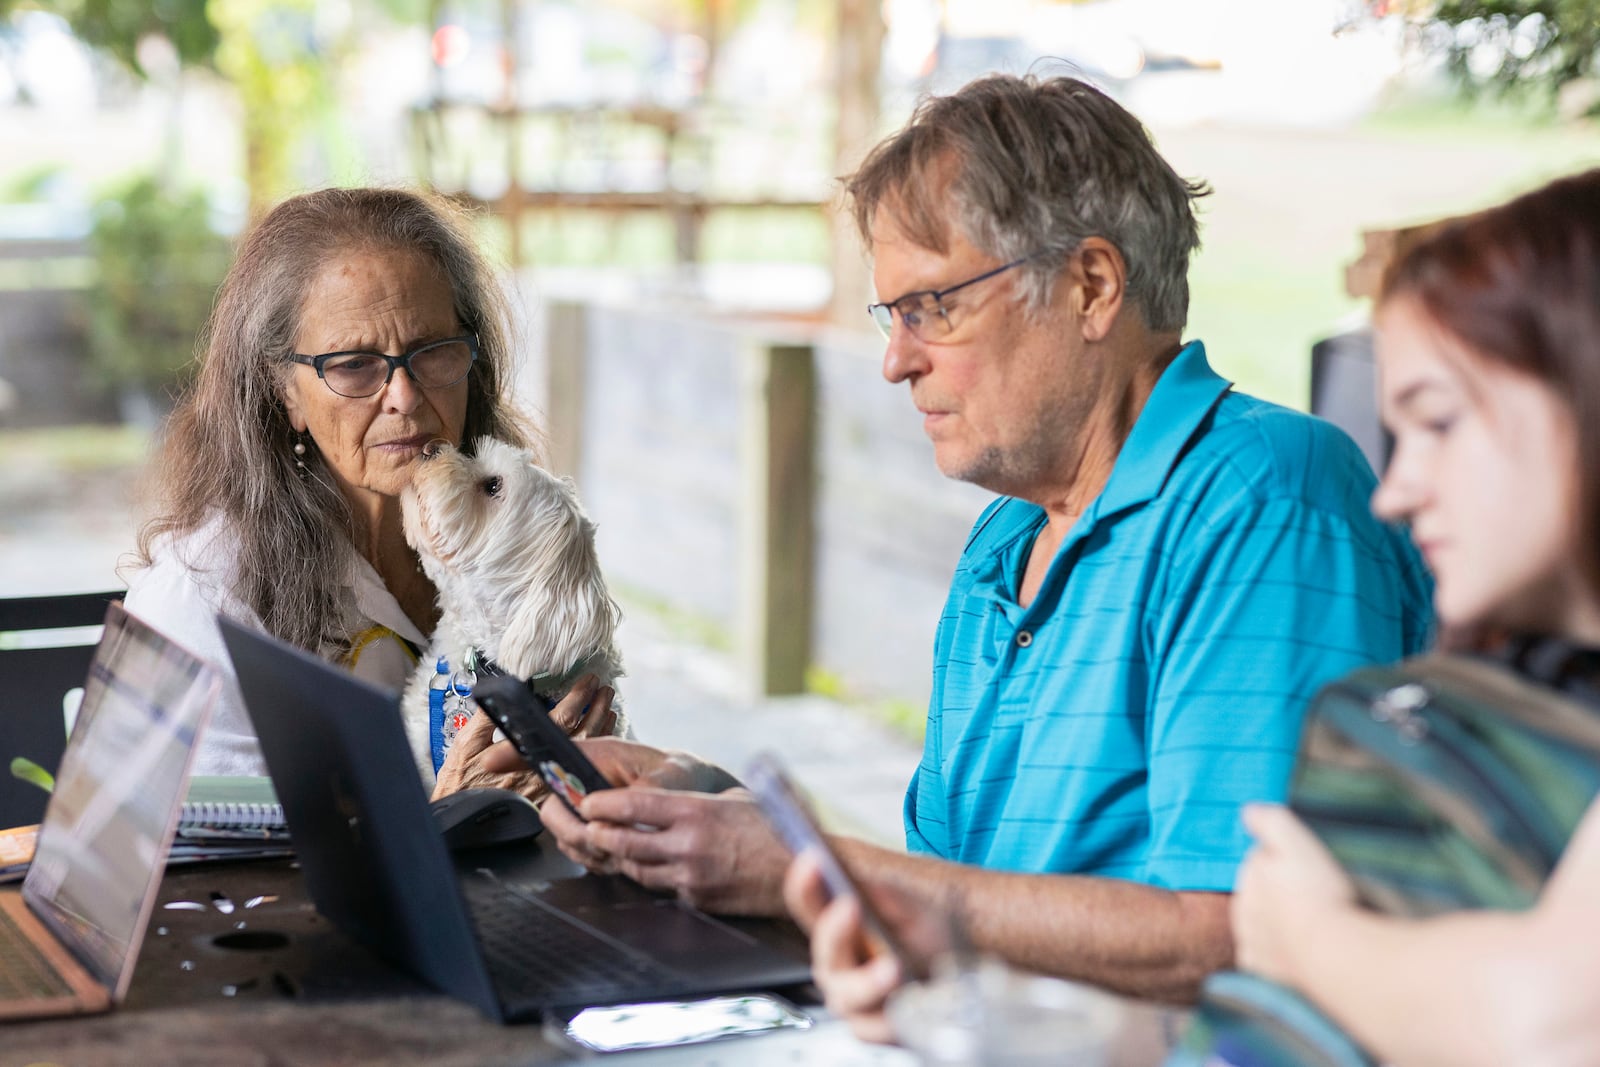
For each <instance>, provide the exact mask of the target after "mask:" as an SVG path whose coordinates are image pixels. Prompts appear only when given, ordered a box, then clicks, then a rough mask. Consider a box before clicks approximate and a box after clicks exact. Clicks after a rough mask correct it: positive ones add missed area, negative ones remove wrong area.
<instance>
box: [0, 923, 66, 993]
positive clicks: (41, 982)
mask: <svg viewBox="0 0 1600 1067" xmlns="http://www.w3.org/2000/svg"><path fill="white" fill-rule="evenodd" d="M71 995H72V987H71V986H70V985H68V984H67V982H66V979H64V978H62V977H61V975H60V974H59V973H57V971H56V969H55V968H54V967H52V966H50V961H49V960H47V959H45V958H44V953H42V952H40V951H39V949H38V948H37V947H36V946H35V945H34V943H33V942H31V941H29V940H28V939H27V938H26V937H24V936H23V934H22V930H21V929H20V928H19V927H18V926H17V924H16V923H15V922H13V921H12V919H11V916H9V915H7V914H6V913H5V912H4V911H0V1000H43V999H45V998H47V997H66V996H71Z"/></svg>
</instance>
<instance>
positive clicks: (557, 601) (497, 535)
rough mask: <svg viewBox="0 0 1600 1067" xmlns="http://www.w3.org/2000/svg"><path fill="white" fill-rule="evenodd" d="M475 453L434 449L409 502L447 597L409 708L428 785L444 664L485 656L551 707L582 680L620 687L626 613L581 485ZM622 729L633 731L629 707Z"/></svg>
mask: <svg viewBox="0 0 1600 1067" xmlns="http://www.w3.org/2000/svg"><path fill="white" fill-rule="evenodd" d="M475 452H476V454H475V455H471V456H469V455H467V454H465V453H464V452H461V451H459V450H458V449H455V448H451V447H449V446H447V445H443V446H434V447H433V448H432V449H430V454H428V455H425V456H424V457H422V458H421V459H419V460H418V461H417V464H416V473H415V475H414V476H413V477H412V479H411V484H410V485H409V486H408V487H407V488H406V489H405V491H404V492H402V493H401V496H400V502H401V506H402V509H403V511H404V515H405V532H406V540H407V541H408V542H410V544H411V547H412V548H414V549H415V550H416V551H417V554H418V555H419V556H420V557H421V559H422V567H423V570H424V571H426V572H427V575H428V577H429V578H431V579H432V580H433V584H434V587H435V588H436V589H438V591H439V606H440V609H441V616H440V619H439V628H438V629H437V630H436V631H435V633H434V637H433V645H432V647H431V648H430V649H429V650H428V653H427V655H426V656H425V657H424V658H423V662H422V663H421V664H420V665H419V666H418V668H417V673H416V675H415V676H414V677H413V678H412V680H411V684H410V685H409V686H407V687H406V693H405V699H404V701H403V704H402V706H403V707H404V709H405V716H406V728H407V733H408V734H409V735H410V738H411V742H412V750H413V751H414V752H416V753H417V758H418V761H419V763H420V764H421V765H422V767H423V769H424V771H425V776H426V778H427V779H428V780H429V781H432V780H433V763H432V759H431V757H430V754H429V753H430V747H429V742H430V738H429V731H428V687H429V684H430V683H431V682H432V681H433V679H434V676H435V663H436V661H437V660H438V659H439V658H440V657H441V656H442V657H444V658H445V659H446V660H448V661H449V664H450V669H451V670H452V672H454V671H457V670H460V669H462V668H463V667H465V666H467V665H468V664H469V663H471V662H473V661H474V659H475V660H476V661H477V662H484V661H487V662H489V663H492V664H494V665H495V666H497V667H498V668H499V669H500V670H501V671H503V672H504V673H506V674H509V675H514V676H516V677H518V678H531V679H533V680H534V685H535V687H536V688H537V689H538V690H539V692H540V694H541V695H542V696H545V697H547V698H549V699H550V700H551V701H552V702H553V701H555V700H559V699H560V698H561V697H563V696H565V695H566V693H567V690H568V689H569V688H571V684H572V682H573V681H574V680H575V679H577V678H578V677H579V676H581V675H584V674H588V673H593V674H595V675H597V676H598V677H599V678H600V683H601V684H602V685H610V684H611V683H612V681H613V680H614V679H615V678H616V677H617V676H618V675H620V674H621V673H622V658H621V656H620V655H619V653H618V651H617V648H616V644H615V633H616V628H617V623H618V622H619V621H620V620H621V612H620V611H619V610H618V608H617V605H616V602H615V601H613V600H612V599H611V596H610V594H609V593H608V592H607V591H606V586H605V581H604V579H603V578H602V577H601V575H600V565H599V561H598V559H597V558H596V556H595V550H594V523H592V522H590V521H589V517H588V516H587V515H585V514H584V512H583V507H582V505H580V504H579V503H578V496H577V493H576V492H575V491H574V489H573V485H572V482H571V480H570V479H567V478H558V477H556V476H555V475H553V474H551V473H549V472H548V471H546V470H544V469H543V468H541V467H540V466H539V465H538V464H537V463H535V462H534V458H533V456H532V455H531V454H530V453H528V452H526V451H524V450H523V449H520V448H516V447H514V446H512V445H508V444H506V443H504V442H502V441H496V440H494V439H493V438H489V437H483V438H479V439H478V442H477V445H476V448H475ZM480 670H481V668H480ZM614 729H615V731H616V732H617V733H619V734H620V733H624V732H625V730H626V727H625V726H624V724H623V722H622V715H621V713H620V711H619V712H618V714H617V724H616V726H615V727H614Z"/></svg>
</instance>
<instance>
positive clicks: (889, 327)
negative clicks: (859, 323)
mask: <svg viewBox="0 0 1600 1067" xmlns="http://www.w3.org/2000/svg"><path fill="white" fill-rule="evenodd" d="M867 314H869V315H871V316H872V321H873V322H875V323H877V325H878V330H879V331H880V332H881V333H882V334H883V336H885V337H888V336H889V335H890V334H892V333H893V332H894V312H893V311H891V310H890V308H889V305H888V304H868V305H867Z"/></svg>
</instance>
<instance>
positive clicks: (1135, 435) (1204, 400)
mask: <svg viewBox="0 0 1600 1067" xmlns="http://www.w3.org/2000/svg"><path fill="white" fill-rule="evenodd" d="M1232 387H1233V383H1232V382H1230V381H1228V380H1227V379H1226V378H1223V377H1222V376H1220V375H1219V374H1217V372H1216V371H1214V370H1212V369H1211V364H1210V363H1209V362H1207V361H1206V346H1205V345H1204V344H1202V343H1201V342H1199V341H1190V342H1189V343H1188V344H1187V345H1185V346H1184V347H1183V350H1182V351H1181V352H1179V353H1178V354H1177V355H1176V356H1175V357H1173V360H1172V362H1171V363H1170V364H1168V365H1167V369H1166V370H1164V371H1162V372H1161V377H1160V379H1159V380H1158V381H1157V382H1156V387H1155V389H1153V390H1152V391H1151V393H1150V396H1149V399H1147V400H1146V401H1145V403H1144V409H1143V410H1142V411H1140V412H1139V417H1138V419H1136V420H1135V421H1134V424H1133V431H1132V432H1131V433H1129V434H1128V439H1127V440H1126V441H1125V442H1123V445H1122V451H1121V452H1120V453H1118V455H1117V462H1116V465H1115V466H1114V467H1112V468H1111V477H1110V478H1109V479H1108V480H1107V481H1106V486H1105V488H1104V489H1102V490H1101V491H1100V496H1099V497H1098V498H1097V499H1096V500H1095V502H1094V504H1093V505H1092V507H1091V508H1090V512H1091V514H1092V515H1093V517H1094V518H1105V517H1106V516H1108V515H1113V514H1115V513H1116V512H1118V511H1122V510H1123V509H1125V508H1130V507H1136V506H1138V505H1139V504H1144V503H1147V502H1149V501H1151V500H1154V499H1155V498H1156V497H1157V496H1158V495H1160V493H1161V487H1162V486H1164V485H1165V484H1166V481H1167V477H1168V475H1170V474H1171V473H1172V469H1173V468H1174V467H1175V466H1177V464H1178V460H1179V458H1180V457H1182V455H1183V450H1184V448H1185V447H1187V446H1188V444H1189V440H1190V438H1192V437H1193V436H1194V433H1195V431H1196V430H1197V429H1199V428H1200V424H1201V423H1202V422H1203V421H1205V418H1206V416H1208V415H1210V414H1211V409H1212V408H1214V407H1216V406H1217V401H1219V400H1221V399H1222V396H1223V394H1224V393H1226V392H1227V391H1228V390H1229V389H1231V388H1232ZM1088 517H1089V516H1085V518H1088ZM1083 525H1085V526H1087V525H1090V524H1088V523H1085V524H1083Z"/></svg>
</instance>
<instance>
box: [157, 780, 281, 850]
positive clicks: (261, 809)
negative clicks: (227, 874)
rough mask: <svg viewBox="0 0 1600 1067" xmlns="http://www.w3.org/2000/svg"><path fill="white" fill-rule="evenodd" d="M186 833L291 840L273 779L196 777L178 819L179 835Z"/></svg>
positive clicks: (191, 783)
mask: <svg viewBox="0 0 1600 1067" xmlns="http://www.w3.org/2000/svg"><path fill="white" fill-rule="evenodd" d="M186 831H188V832H190V833H189V836H193V835H194V833H196V832H198V833H209V832H212V831H225V832H226V833H227V834H232V833H247V834H249V835H251V836H252V837H261V836H263V835H268V834H281V835H283V836H287V835H288V832H289V828H288V824H287V823H285V822H284V821H283V805H281V804H279V803H278V794H277V793H276V792H275V791H274V790H273V788H272V779H271V778H266V777H257V778H252V777H244V776H229V775H195V776H194V777H193V778H190V779H189V793H188V796H186V797H185V798H184V801H183V814H182V815H180V816H179V817H178V832H179V833H180V834H184V833H185V832H186Z"/></svg>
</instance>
